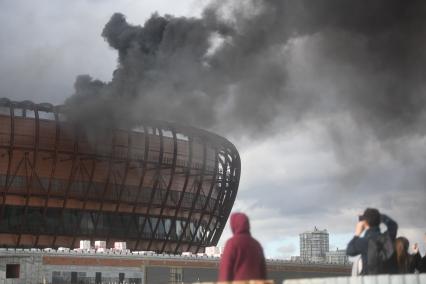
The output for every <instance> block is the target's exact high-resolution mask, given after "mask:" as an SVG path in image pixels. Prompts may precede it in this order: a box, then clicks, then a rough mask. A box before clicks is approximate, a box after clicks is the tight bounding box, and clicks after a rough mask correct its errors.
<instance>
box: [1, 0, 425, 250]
mask: <svg viewBox="0 0 426 284" xmlns="http://www.w3.org/2000/svg"><path fill="white" fill-rule="evenodd" d="M207 2H208V1H195V0H185V1H183V0H181V1H171V0H168V1H167V0H161V1H159V0H155V1H154V0H152V1H151V0H150V1H147V0H144V1H136V0H135V1H131V0H127V1H124V0H123V1H122V0H120V1H117V0H104V1H98V0H76V1H65V0H63V1H47V0H39V1H37V5H35V2H28V1H19V0H13V1H11V0H2V1H0V97H9V98H11V99H13V100H32V101H35V102H51V103H54V104H60V103H63V102H64V100H65V99H66V98H68V97H69V96H70V95H71V94H73V92H74V90H73V84H74V82H75V78H76V76H77V75H80V74H90V75H91V76H92V77H93V78H97V79H100V80H102V81H109V80H111V79H112V73H113V71H114V69H115V68H116V66H117V60H118V59H117V58H118V55H117V51H116V50H114V49H112V48H111V47H109V45H108V43H107V42H106V41H105V40H104V39H103V38H102V37H101V33H102V30H103V28H104V26H105V24H106V23H107V22H108V20H109V19H110V17H111V16H112V14H113V13H115V12H120V13H122V14H124V15H125V16H126V18H127V21H128V22H129V23H131V24H134V25H143V24H144V22H145V21H146V20H147V19H148V18H149V17H150V15H151V14H152V13H154V12H158V13H159V14H160V15H163V14H172V15H174V16H186V17H190V16H192V17H201V13H202V11H203V8H204V6H205V5H206V4H207ZM226 2H232V1H226ZM248 2H250V1H248ZM29 3H31V4H29ZM251 9H252V10H250V12H247V11H246V12H247V13H245V14H244V17H245V18H250V17H251V15H252V14H253V15H257V14H256V13H257V12H256V7H252V8H251ZM419 29H424V27H420V28H419ZM336 38H338V40H336ZM365 38H367V39H368V36H365V35H362V36H360V37H359V38H358V37H357V36H353V35H352V34H351V33H348V32H345V31H338V32H336V31H335V29H333V28H327V29H325V30H324V31H323V30H320V31H318V32H315V33H306V34H303V35H300V36H293V37H292V38H291V39H290V40H286V41H285V42H278V44H277V43H276V42H274V44H275V45H279V47H278V48H279V52H274V53H273V54H274V56H278V57H274V58H278V60H282V65H281V63H280V62H281V61H278V62H279V64H280V66H281V67H282V69H283V73H285V78H286V84H285V87H284V89H283V90H282V92H283V94H284V93H285V94H291V97H290V99H292V101H291V104H290V105H291V107H292V108H291V109H290V108H287V107H286V104H282V105H281V98H280V93H278V94H277V96H278V97H277V102H278V101H279V102H280V103H277V109H274V113H276V115H274V117H273V118H272V119H268V121H267V122H265V124H264V125H263V124H262V123H256V122H254V124H256V125H255V127H254V128H255V129H259V133H260V134H259V135H261V136H256V134H253V131H249V132H248V133H246V132H244V131H237V130H236V131H230V129H227V128H226V126H224V125H225V124H227V123H228V122H229V120H232V116H228V117H227V121H223V122H221V121H219V122H218V123H216V124H214V125H213V126H212V127H211V129H213V130H215V131H216V130H217V131H218V132H219V133H220V134H223V135H225V136H226V137H227V138H228V139H229V140H231V141H232V142H233V143H234V144H235V145H236V146H237V148H238V149H239V151H240V154H241V160H242V174H241V182H240V187H239V192H238V196H237V201H236V203H235V205H234V211H243V212H246V213H247V214H248V215H249V217H250V218H251V223H252V233H253V235H254V236H255V237H256V238H257V239H259V240H260V241H261V243H262V244H263V245H264V247H265V250H266V253H267V255H268V256H269V257H280V258H282V257H289V256H291V255H298V253H299V251H298V250H299V246H298V234H299V233H301V232H303V231H306V230H310V229H313V227H314V226H317V227H318V228H320V229H323V228H326V229H327V230H328V231H329V232H330V239H331V245H332V247H333V248H336V247H339V248H344V247H345V246H346V244H347V242H348V241H349V240H350V238H351V237H352V235H353V230H354V227H355V223H356V220H357V217H356V215H357V214H358V213H360V212H362V211H363V209H364V208H366V207H367V206H369V207H377V208H379V210H381V211H383V212H385V213H387V214H388V215H390V216H391V217H393V218H394V219H395V220H396V221H397V222H398V223H399V225H400V232H399V234H400V235H405V236H407V237H409V239H410V240H411V241H412V242H415V241H418V242H419V243H421V248H422V249H423V252H424V250H425V249H426V247H425V246H424V244H423V243H422V238H423V234H424V233H425V232H426V218H425V217H426V206H425V205H426V174H425V168H426V166H425V165H426V151H425V150H426V146H425V145H426V137H425V131H424V130H425V128H424V125H425V124H424V123H423V122H425V118H426V114H425V108H424V107H420V110H417V108H416V109H415V110H416V111H418V115H417V116H416V117H415V118H413V121H414V119H415V120H416V121H415V122H412V120H409V121H410V122H412V123H410V124H407V125H408V126H405V125H404V124H403V123H402V122H404V121H405V120H404V119H405V115H406V112H407V111H408V112H409V113H411V112H412V110H411V109H408V110H401V111H399V106H400V102H399V101H398V100H393V98H392V97H391V96H389V97H387V96H383V97H379V99H378V100H380V101H382V100H384V101H385V103H386V104H387V105H390V106H391V108H392V109H396V111H395V113H396V114H395V115H394V116H393V117H392V118H391V119H389V123H388V124H387V123H386V121H387V120H383V117H376V116H374V115H373V116H371V115H370V114H371V109H374V107H375V106H374V105H373V107H371V104H370V102H371V103H372V104H374V103H375V101H374V99H372V98H369V100H371V101H369V100H367V103H364V102H365V100H364V101H363V102H362V103H358V102H359V101H358V97H357V94H358V93H359V94H360V97H362V94H364V93H370V92H371V89H377V88H378V87H377V85H379V83H376V82H380V83H383V82H384V81H381V80H384V79H383V78H384V77H386V78H387V77H389V76H393V75H394V74H395V73H396V74H399V72H394V71H395V70H394V69H392V68H391V71H392V72H381V71H380V70H379V69H380V68H375V67H376V66H373V67H372V68H370V66H369V65H368V62H370V61H375V60H376V59H377V58H378V59H380V58H381V57H380V55H379V56H377V53H374V52H371V51H370V49H369V46H368V44H366V40H365ZM410 40H412V39H410ZM414 40H415V38H414ZM420 44H424V42H422V43H420ZM275 45H274V48H275ZM367 46H368V47H367ZM377 49H378V50H379V52H380V46H379V47H377V46H376V50H375V52H377ZM342 50H343V51H346V52H342ZM354 50H356V52H354ZM349 52H353V53H354V54H355V55H356V56H351V57H350V60H348V57H347V56H346V55H347V53H349ZM336 53H337V55H336ZM269 54H271V52H270V53H269ZM365 58H367V59H368V60H365ZM270 59H271V58H268V57H266V58H265V62H266V63H265V62H262V63H261V64H260V65H261V66H260V65H259V68H263V69H264V70H267V69H268V68H269V67H271V68H276V67H277V66H276V65H275V64H276V61H274V62H272V61H271V64H270V65H269V64H268V60H270ZM359 61H362V62H364V63H363V64H364V65H363V64H359ZM365 62H367V63H365ZM424 66H425V65H422V67H421V68H424ZM281 67H280V68H281ZM405 67H407V66H405ZM408 67H410V66H408ZM373 69H374V70H373ZM397 71H399V70H397ZM419 72H420V73H421V74H424V73H423V72H424V70H423V69H422V70H421V71H419ZM419 72H417V73H419ZM417 73H416V74H417ZM408 76H410V73H408ZM367 77H368V79H366V78H367ZM371 77H373V78H374V79H375V81H373V83H371V81H370V79H371ZM395 80H400V81H401V85H404V84H405V81H407V80H409V79H408V78H404V77H398V76H397V77H395V79H392V80H391V81H395ZM383 84H385V83H383ZM382 89H385V88H380V90H382ZM352 90H356V91H357V94H355V95H348V96H347V97H345V100H342V99H341V97H340V96H341V95H342V94H346V93H349V94H351V92H352ZM280 92H281V91H280ZM283 96H284V95H283ZM407 96H409V97H410V100H411V101H412V103H413V104H416V102H418V103H419V104H421V103H424V102H425V100H424V98H425V88H424V85H421V84H419V85H418V86H417V87H416V91H413V94H407ZM261 98H262V96H260V97H258V99H261ZM312 98H314V99H312ZM268 99H271V98H270V97H268ZM388 99H389V100H388ZM265 100H266V99H265ZM359 100H360V101H361V99H359ZM294 101H297V103H294ZM272 102H273V101H272ZM353 102H357V104H356V111H352V110H350V111H348V110H347V109H346V106H347V105H349V104H352V103H353ZM259 103H260V101H259ZM305 105H306V106H305ZM312 105H314V107H311V106H312ZM307 106H309V108H308V107H307ZM299 107H300V109H299ZM307 109H308V110H307ZM351 109H353V108H351ZM264 111H265V110H264ZM266 111H268V110H266ZM299 111H300V112H303V116H302V115H300V114H299ZM378 111H381V109H378ZM271 112H272V111H271ZM399 116H401V117H402V116H404V117H402V118H401V120H400V117H399ZM252 118H254V119H255V120H256V115H253V117H252ZM410 118H411V117H410ZM238 119H241V117H239V118H238ZM259 119H260V118H259ZM396 120H397V121H398V123H399V121H402V122H401V124H398V123H394V121H396ZM383 121H384V122H383ZM231 124H232V123H231ZM383 125H385V126H386V125H390V126H391V127H390V129H391V130H390V131H389V129H386V131H384V130H383V132H381V130H382V129H383V128H382V126H383ZM420 125H423V126H420ZM393 127H398V129H396V130H395V131H393V130H392V129H394V128H393ZM405 127H406V128H407V129H408V130H407V131H404V128H405ZM401 129H403V131H401ZM231 130H232V129H231ZM395 133H398V134H395ZM401 133H402V134H401ZM229 236H230V232H229V230H228V229H227V230H226V231H225V232H224V234H223V236H222V238H221V241H220V242H221V244H223V243H224V242H225V241H226V239H227V238H228V237H229Z"/></svg>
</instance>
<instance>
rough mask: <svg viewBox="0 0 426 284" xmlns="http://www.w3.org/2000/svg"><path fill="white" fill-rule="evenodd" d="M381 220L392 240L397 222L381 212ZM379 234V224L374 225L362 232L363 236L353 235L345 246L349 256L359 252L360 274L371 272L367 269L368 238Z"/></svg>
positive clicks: (373, 237) (396, 228)
mask: <svg viewBox="0 0 426 284" xmlns="http://www.w3.org/2000/svg"><path fill="white" fill-rule="evenodd" d="M381 222H382V223H384V224H385V225H386V227H387V232H388V233H389V236H390V237H391V239H392V240H393V241H394V240H395V238H396V232H397V230H398V224H397V223H396V222H395V221H394V220H392V219H391V218H389V217H388V216H386V215H384V214H382V215H381ZM379 235H380V228H379V226H376V227H370V228H369V229H368V230H367V231H366V232H365V234H364V237H357V236H354V237H353V238H352V240H351V241H350V242H349V244H348V247H347V248H346V253H347V254H348V255H349V256H356V255H359V254H361V258H362V271H361V274H362V275H368V274H372V273H371V272H369V271H368V267H367V263H368V260H367V254H368V241H369V240H370V239H375V238H377V237H378V236H379Z"/></svg>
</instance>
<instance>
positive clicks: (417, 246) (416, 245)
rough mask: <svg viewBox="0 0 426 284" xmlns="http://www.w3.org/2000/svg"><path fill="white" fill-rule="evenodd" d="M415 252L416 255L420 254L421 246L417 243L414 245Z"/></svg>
mask: <svg viewBox="0 0 426 284" xmlns="http://www.w3.org/2000/svg"><path fill="white" fill-rule="evenodd" d="M413 252H414V253H418V252H419V245H418V244H417V243H415V244H414V245H413Z"/></svg>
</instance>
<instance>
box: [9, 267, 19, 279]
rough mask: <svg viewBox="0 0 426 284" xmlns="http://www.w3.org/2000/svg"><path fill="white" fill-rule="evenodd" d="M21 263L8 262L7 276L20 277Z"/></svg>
mask: <svg viewBox="0 0 426 284" xmlns="http://www.w3.org/2000/svg"><path fill="white" fill-rule="evenodd" d="M19 269H20V267H19V264H6V278H19Z"/></svg>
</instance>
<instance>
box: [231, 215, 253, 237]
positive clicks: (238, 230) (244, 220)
mask: <svg viewBox="0 0 426 284" xmlns="http://www.w3.org/2000/svg"><path fill="white" fill-rule="evenodd" d="M231 230H232V233H233V234H234V235H239V234H250V223H249V219H248V217H247V215H246V214H244V213H233V214H232V215H231Z"/></svg>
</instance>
